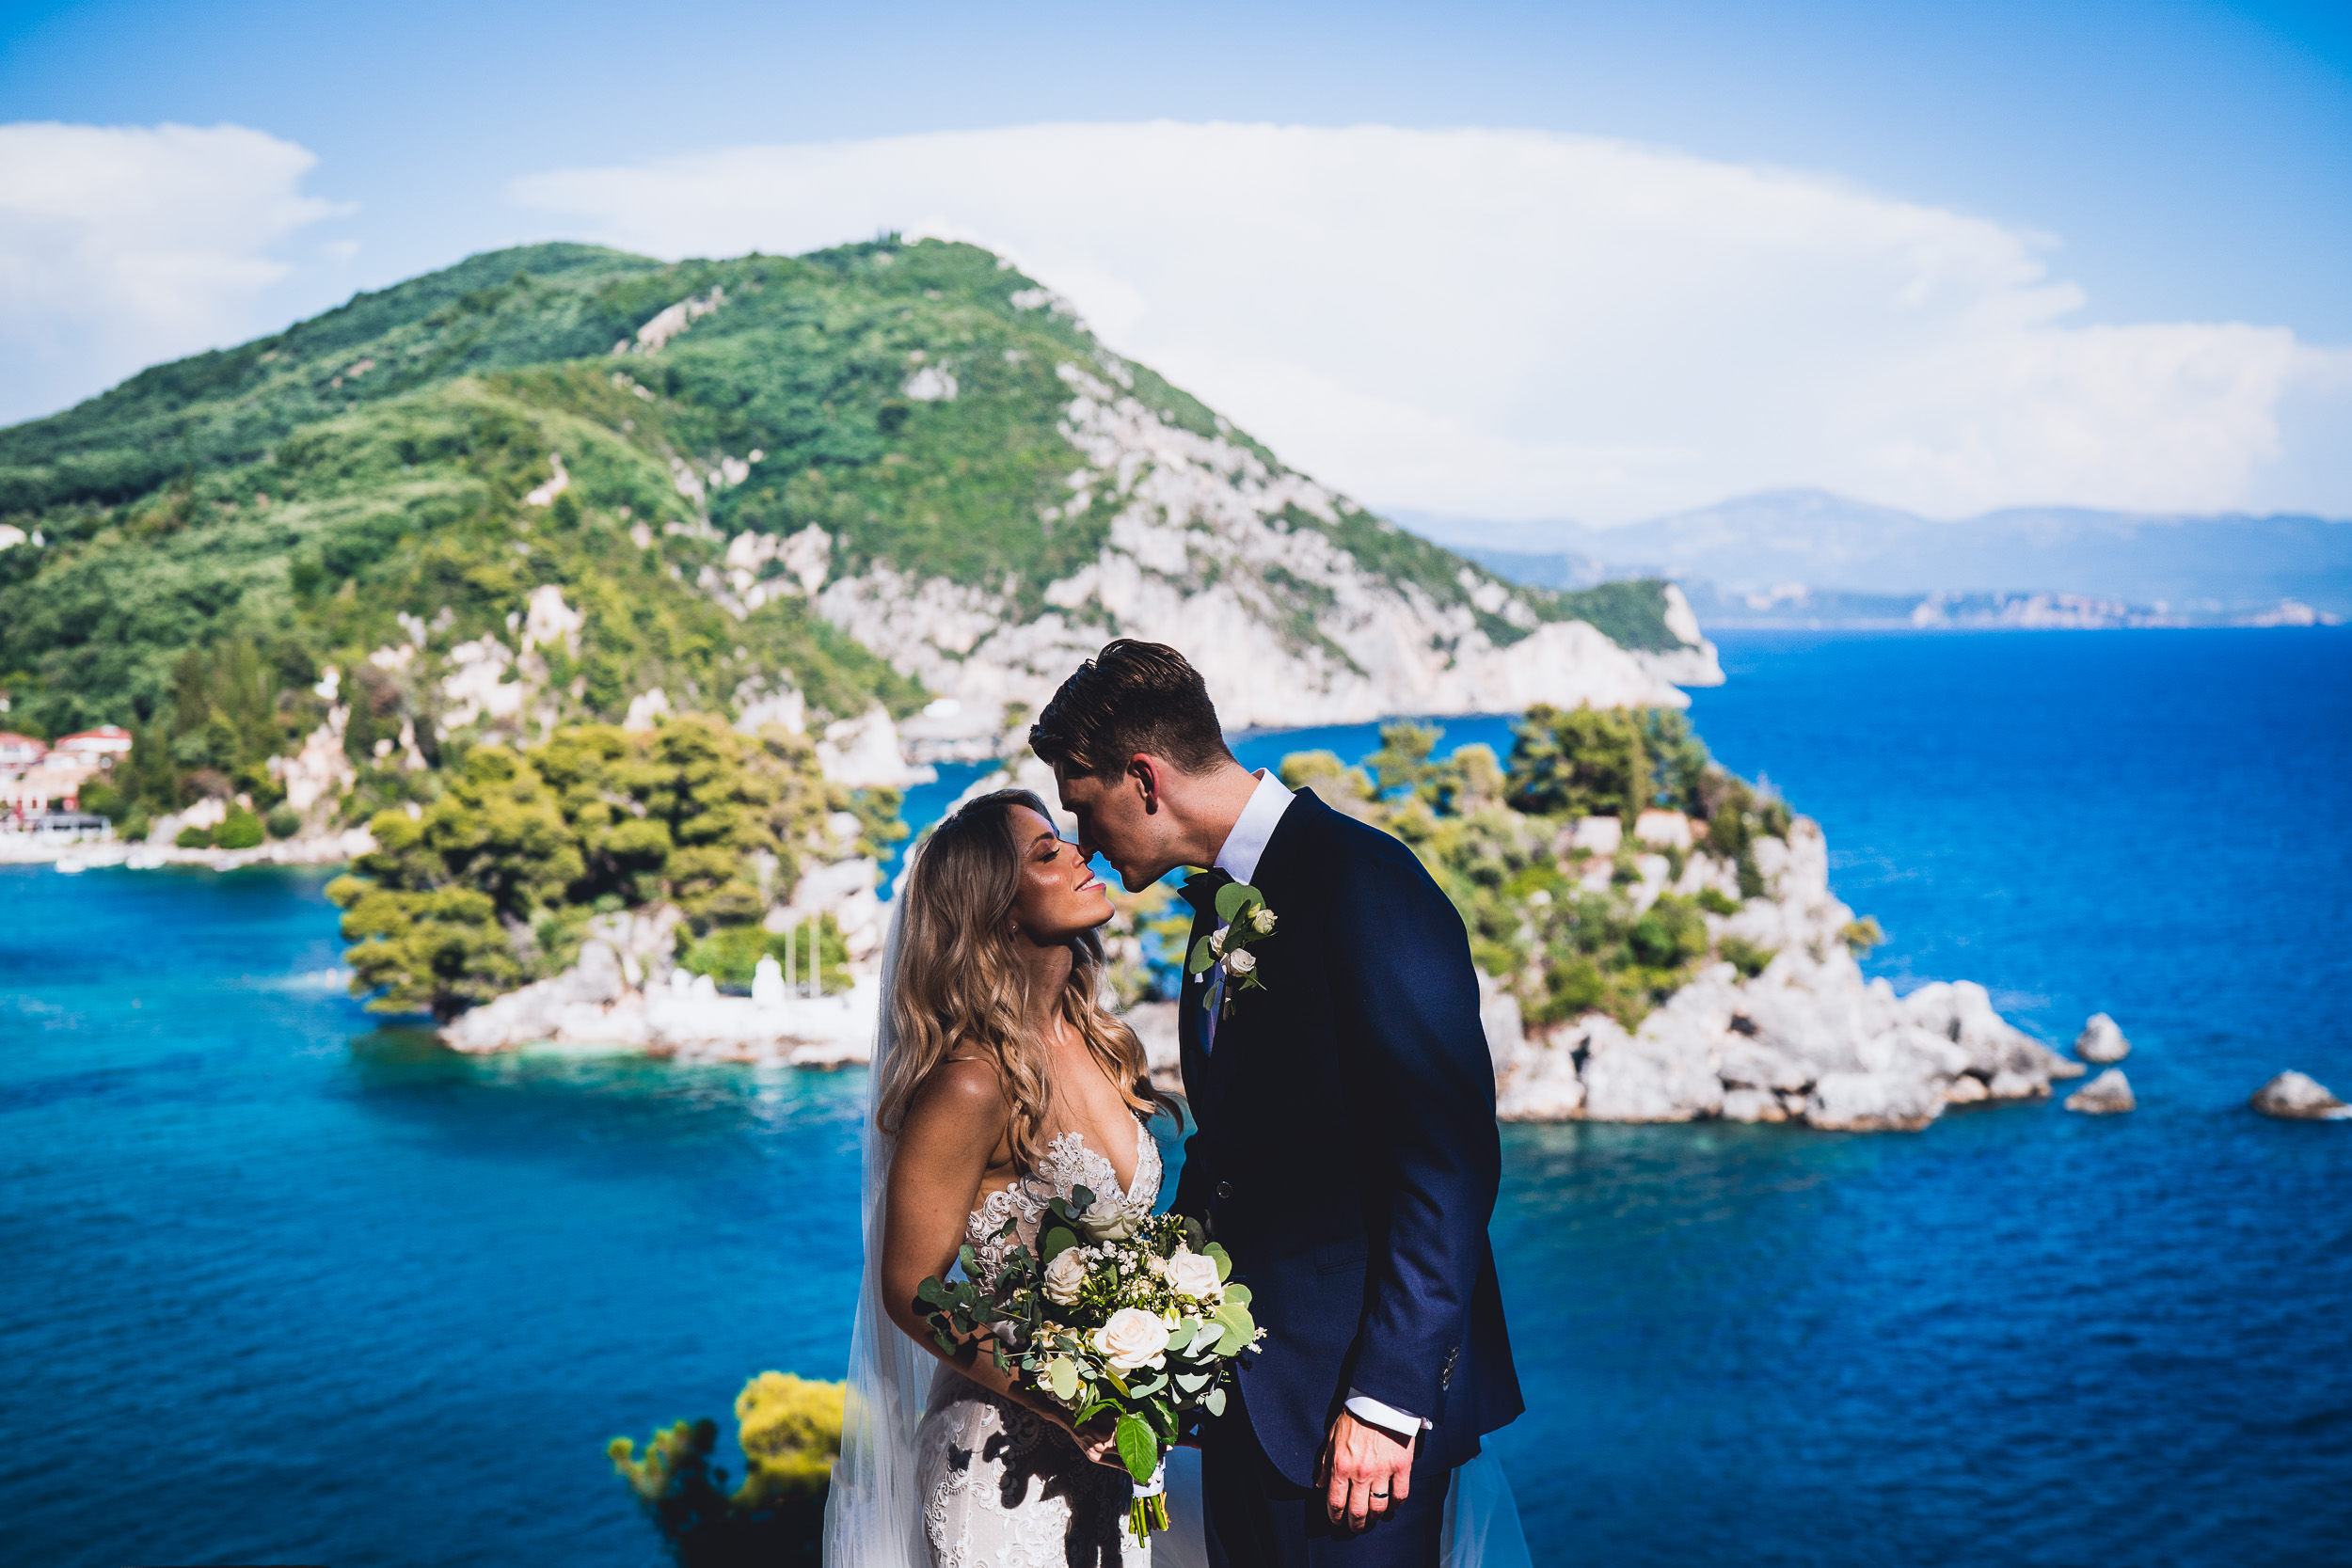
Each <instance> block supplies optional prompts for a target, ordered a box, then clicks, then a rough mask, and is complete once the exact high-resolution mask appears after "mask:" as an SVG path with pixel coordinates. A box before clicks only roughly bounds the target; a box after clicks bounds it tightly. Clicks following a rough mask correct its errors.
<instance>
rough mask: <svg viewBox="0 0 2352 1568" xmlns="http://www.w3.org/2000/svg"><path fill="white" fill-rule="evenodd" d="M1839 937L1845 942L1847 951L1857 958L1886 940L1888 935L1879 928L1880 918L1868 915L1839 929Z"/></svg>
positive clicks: (1850, 921)
mask: <svg viewBox="0 0 2352 1568" xmlns="http://www.w3.org/2000/svg"><path fill="white" fill-rule="evenodd" d="M1837 935H1838V936H1839V938H1840V939H1842V940H1843V941H1844V942H1845V943H1846V948H1847V950H1848V951H1849V952H1851V953H1852V954H1853V956H1854V957H1855V958H1861V957H1863V956H1864V955H1865V954H1867V953H1868V952H1869V951H1870V949H1871V948H1873V947H1876V946H1877V945H1878V944H1879V943H1880V942H1884V941H1885V940H1886V933H1885V932H1884V931H1883V930H1882V929H1880V928H1879V923H1878V918H1877V917H1876V916H1875V915H1867V914H1866V915H1864V916H1863V917H1862V918H1861V919H1860V920H1849V921H1848V922H1846V924H1845V925H1844V926H1843V927H1839V929H1838V932H1837Z"/></svg>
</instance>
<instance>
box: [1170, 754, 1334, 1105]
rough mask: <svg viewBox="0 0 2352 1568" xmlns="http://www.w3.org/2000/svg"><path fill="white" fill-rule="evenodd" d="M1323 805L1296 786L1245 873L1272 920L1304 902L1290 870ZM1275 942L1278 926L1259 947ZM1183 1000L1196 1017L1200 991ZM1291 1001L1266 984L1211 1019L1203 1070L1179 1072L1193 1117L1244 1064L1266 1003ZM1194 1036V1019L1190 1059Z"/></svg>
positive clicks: (1269, 948)
mask: <svg viewBox="0 0 2352 1568" xmlns="http://www.w3.org/2000/svg"><path fill="white" fill-rule="evenodd" d="M1328 809H1330V808H1328V807H1327V806H1326V805H1325V804H1324V803H1323V802H1322V801H1321V800H1317V799H1315V793H1314V791H1313V790H1311V789H1302V790H1300V791H1298V794H1297V798H1296V799H1295V800H1293V801H1292V802H1291V804H1290V808H1289V809H1288V810H1286V811H1284V812H1283V813H1282V820H1281V821H1279V822H1278V823H1276V824H1275V825H1274V836H1273V837H1271V838H1269V839H1267V840H1266V846H1265V853H1264V854H1263V855H1261V856H1259V857H1258V869H1257V872H1256V874H1255V875H1253V876H1252V877H1251V878H1250V879H1249V885H1250V886H1252V887H1254V888H1256V889H1257V890H1258V891H1259V893H1261V894H1262V895H1264V897H1265V902H1266V908H1268V909H1270V910H1272V911H1274V913H1275V917H1276V919H1277V920H1278V921H1287V920H1290V919H1292V918H1294V916H1293V913H1292V911H1293V910H1294V909H1295V907H1296V906H1298V905H1300V904H1302V903H1303V902H1304V901H1305V900H1304V897H1303V895H1301V894H1300V893H1299V892H1298V888H1299V885H1300V884H1299V879H1298V877H1297V875H1296V871H1295V866H1296V863H1297V862H1298V861H1299V860H1300V859H1301V857H1302V855H1303V854H1304V850H1305V845H1306V838H1307V834H1308V832H1309V831H1310V830H1309V824H1308V818H1309V817H1310V816H1311V814H1313V813H1315V812H1320V811H1327V810H1328ZM1214 928H1215V927H1214V925H1212V926H1210V927H1205V928H1203V934H1205V931H1206V930H1209V929H1214ZM1281 941H1282V932H1281V931H1280V930H1279V928H1278V929H1277V931H1276V932H1275V934H1274V936H1273V937H1272V938H1270V939H1268V941H1267V942H1266V945H1265V947H1264V948H1263V949H1261V950H1260V951H1261V952H1263V954H1264V955H1266V956H1267V957H1268V958H1273V957H1274V955H1275V954H1276V950H1277V949H1278V948H1279V945H1280V943H1281ZM1287 968H1288V966H1287V965H1281V964H1279V961H1278V963H1277V969H1278V972H1279V970H1283V969H1287ZM1305 979H1306V976H1305V975H1303V974H1301V975H1298V976H1297V977H1296V978H1295V980H1289V981H1284V980H1282V979H1281V978H1280V975H1279V973H1278V975H1277V979H1276V982H1275V983H1276V984H1294V985H1295V984H1303V983H1304V982H1305ZM1187 1001H1188V1003H1189V1006H1191V1008H1192V1012H1193V1015H1194V1016H1195V1017H1196V1018H1198V1017H1200V1016H1201V1015H1200V992H1199V991H1188V992H1187ZM1294 1001H1295V999H1294V998H1287V997H1279V996H1278V995H1277V993H1276V991H1275V990H1274V988H1273V986H1271V985H1269V987H1268V988H1267V989H1266V990H1254V991H1245V992H1242V993H1241V994H1240V995H1239V996H1238V997H1237V998H1236V999H1235V1001H1234V1005H1233V1016H1232V1017H1231V1018H1225V1019H1219V1020H1218V1021H1217V1025H1216V1049H1215V1050H1214V1051H1212V1052H1210V1053H1209V1054H1208V1058H1207V1060H1206V1061H1205V1062H1204V1063H1202V1064H1201V1065H1202V1069H1203V1070H1202V1071H1201V1072H1200V1074H1199V1075H1198V1077H1197V1078H1196V1076H1195V1075H1194V1074H1192V1073H1191V1072H1190V1071H1187V1072H1186V1074H1185V1077H1184V1085H1185V1087H1186V1089H1187V1090H1188V1091H1189V1090H1190V1089H1191V1087H1192V1085H1194V1084H1195V1083H1196V1082H1197V1083H1198V1084H1199V1085H1200V1094H1199V1095H1198V1096H1197V1097H1195V1099H1194V1101H1193V1103H1194V1106H1195V1111H1194V1114H1195V1115H1196V1116H1202V1115H1205V1111H1204V1109H1203V1108H1204V1107H1206V1108H1213V1107H1215V1105H1216V1102H1217V1101H1218V1100H1219V1099H1221V1098H1222V1097H1223V1096H1224V1095H1225V1093H1226V1092H1227V1091H1228V1090H1229V1089H1231V1088H1232V1084H1233V1080H1234V1078H1235V1077H1236V1076H1237V1075H1238V1074H1239V1073H1240V1072H1241V1070H1242V1069H1243V1068H1244V1067H1245V1066H1246V1065H1247V1064H1248V1059H1249V1055H1250V1053H1251V1052H1252V1051H1255V1050H1257V1049H1258V1048H1259V1041H1260V1038H1261V1036H1260V1033H1259V1030H1258V1028H1257V1024H1258V1022H1259V1020H1260V1018H1261V1017H1262V1016H1263V1015H1264V1014H1265V1013H1266V1012H1267V1011H1268V1009H1269V1008H1270V1007H1273V1006H1290V1005H1291V1004H1292V1003H1293V1002H1294ZM1191 1038H1192V1039H1193V1040H1194V1041H1195V1045H1194V1047H1193V1056H1192V1058H1190V1059H1198V1058H1199V1055H1200V1050H1199V1045H1198V1042H1199V1040H1200V1025H1199V1024H1198V1023H1195V1025H1194V1026H1193V1034H1192V1036H1191Z"/></svg>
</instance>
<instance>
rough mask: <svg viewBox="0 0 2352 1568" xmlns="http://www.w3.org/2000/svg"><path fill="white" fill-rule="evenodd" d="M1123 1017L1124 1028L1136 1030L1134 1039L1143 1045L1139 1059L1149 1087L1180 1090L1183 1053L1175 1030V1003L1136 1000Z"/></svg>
mask: <svg viewBox="0 0 2352 1568" xmlns="http://www.w3.org/2000/svg"><path fill="white" fill-rule="evenodd" d="M1123 1016H1124V1017H1125V1018H1126V1020H1127V1027H1128V1028H1130V1029H1133V1030H1134V1031H1135V1032H1136V1039H1137V1040H1140V1041H1141V1042H1142V1044H1143V1059H1144V1063H1145V1065H1146V1066H1147V1067H1149V1068H1150V1069H1151V1072H1152V1086H1153V1087H1155V1088H1161V1089H1182V1088H1183V1087H1184V1042H1183V1037H1181V1036H1179V1035H1178V1034H1177V1032H1176V1004H1175V1003H1173V1002H1138V1003H1136V1005H1135V1006H1132V1007H1130V1008H1128V1009H1127V1010H1126V1013H1125V1014H1124V1015H1123Z"/></svg>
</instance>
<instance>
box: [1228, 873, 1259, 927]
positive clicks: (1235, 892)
mask: <svg viewBox="0 0 2352 1568" xmlns="http://www.w3.org/2000/svg"><path fill="white" fill-rule="evenodd" d="M1264 902H1265V897H1264V895H1263V894H1261V893H1259V891H1258V890H1257V889H1256V888H1254V887H1251V886H1250V885H1249V884H1248V882H1228V883H1226V884H1225V885H1224V886H1223V887H1221V888H1218V889H1217V890H1216V917H1217V918H1218V919H1219V920H1222V921H1225V922H1226V923H1228V924H1229V925H1230V924H1231V923H1232V920H1233V919H1234V917H1235V916H1237V915H1239V914H1240V913H1241V911H1242V910H1243V908H1244V907H1245V906H1247V905H1250V904H1263V903H1264Z"/></svg>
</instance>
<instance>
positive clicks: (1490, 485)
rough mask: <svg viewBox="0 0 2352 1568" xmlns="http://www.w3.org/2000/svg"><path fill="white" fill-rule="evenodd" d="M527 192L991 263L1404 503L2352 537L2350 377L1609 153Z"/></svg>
mask: <svg viewBox="0 0 2352 1568" xmlns="http://www.w3.org/2000/svg"><path fill="white" fill-rule="evenodd" d="M513 194H514V196H515V197H516V199H517V200H519V201H520V202H522V203H523V204H524V205H526V206H530V207H534V208H538V209H541V210H543V211H547V212H551V213H560V214H568V215H570V216H571V217H573V218H574V219H576V220H577V219H580V218H585V219H586V220H587V227H588V228H589V229H590V230H592V231H593V232H592V234H591V235H589V236H586V237H594V238H598V239H603V240H607V241H610V242H612V243H614V244H618V245H629V246H632V247H635V248H639V249H644V250H650V251H653V252H655V253H657V254H662V255H669V256H680V255H689V254H703V255H710V254H730V253H736V252H740V251H744V250H749V249H753V248H758V249H764V250H770V251H787V252H789V251H797V250H804V249H808V248H812V247H814V246H818V245H829V244H834V243H838V242H840V241H843V240H847V239H856V238H862V237H865V236H869V235H871V234H874V233H876V232H878V231H880V230H886V229H898V230H904V231H907V232H909V233H911V234H913V233H929V234H936V235H941V236H946V237H954V238H962V239H970V240H973V241H975V242H977V243H979V244H982V245H989V246H991V247H992V248H994V249H996V250H998V251H1000V252H1003V253H1005V254H1008V255H1010V256H1012V257H1014V258H1015V259H1016V260H1017V261H1019V262H1020V263H1021V264H1022V266H1023V267H1024V268H1025V270H1027V271H1028V272H1030V273H1031V274H1033V275H1034V276H1036V277H1040V278H1041V279H1043V280H1045V281H1047V282H1049V283H1051V284H1052V285H1053V286H1054V287H1055V288H1056V289H1057V290H1059V291H1060V292H1061V293H1064V294H1066V295H1068V296H1069V297H1071V298H1072V299H1073V301H1075V302H1076V303H1077V305H1078V306H1079V308H1080V309H1082V310H1083V311H1084V312H1085V313H1086V314H1087V316H1088V317H1089V320H1090V321H1091V322H1092V323H1093V325H1095V326H1096V327H1097V329H1098V330H1099V331H1101V332H1102V333H1103V334H1104V337H1105V338H1106V340H1108V341H1110V342H1111V343H1112V344H1114V345H1115V346H1116V347H1118V348H1120V349H1121V350H1122V351H1124V352H1126V353H1129V354H1132V355H1134V356H1136V357H1137V358H1139V359H1142V360H1145V361H1146V362H1148V363H1150V364H1152V365H1153V366H1154V367H1156V368H1157V369H1159V370H1161V371H1163V372H1166V373H1167V374H1168V375H1169V376H1171V377H1172V378H1173V379H1175V380H1176V381H1178V382H1180V383H1182V384H1183V385H1184V386H1186V387H1187V388H1190V389H1191V390H1193V391H1195V392H1197V393H1199V394H1200V396H1202V397H1203V398H1205V399H1207V400H1208V401H1209V402H1210V403H1211V404H1214V405H1216V407H1218V408H1219V409H1221V410H1223V411H1224V412H1226V413H1228V414H1230V415H1232V417H1233V418H1234V419H1236V420H1239V421H1241V422H1242V423H1243V424H1244V425H1245V426H1247V427H1248V428H1250V429H1252V430H1253V431H1255V432H1256V433H1257V434H1258V435H1260V436H1263V437H1264V438H1265V439H1266V440H1267V441H1269V442H1270V443H1271V444H1272V445H1273V446H1274V447H1275V449H1276V450H1277V451H1279V452H1281V453H1282V454H1283V455H1284V456H1285V457H1286V458H1287V459H1288V460H1289V461H1291V462H1293V463H1295V464H1297V465H1298V466H1300V467H1305V468H1308V469H1310V470H1311V471H1313V472H1315V473H1317V474H1318V475H1319V476H1321V477H1323V478H1326V479H1327V480H1330V481H1332V482H1334V483H1339V484H1342V485H1343V486H1345V487H1346V488H1348V489H1350V490H1352V491H1354V492H1355V493H1357V494H1358V495H1359V496H1361V497H1363V498H1365V499H1368V500H1372V501H1375V502H1377V503H1381V504H1387V505H1394V506H1401V507H1419V508H1424V509H1428V510H1432V511H1439V512H1452V513H1457V514H1459V513H1474V514H1483V515H1491V516H1498V517H1526V516H1538V515H1551V516H1559V515H1574V516H1580V517H1582V518H1584V519H1586V520H1590V521H1595V522H1609V521H1616V520H1622V519H1626V518H1629V517H1634V516H1639V515H1650V514H1655V513H1658V512H1661V511H1667V510H1672V509H1674V508H1677V507H1681V506H1688V505H1695V504H1700V503H1704V502H1709V501H1713V500H1716V499H1721V498H1723V497H1724V496H1727V495H1732V494H1737V493H1740V492H1742V491H1749V490H1756V489H1760V488H1765V487H1769V486H1774V485H1782V484H1820V485H1826V486H1829V487H1832V488H1836V489H1840V490H1844V491H1848V492H1850V493H1852V494H1856V495H1861V496H1867V497H1869V498H1872V499H1879V500H1883V501H1887V502H1892V503H1896V504H1900V505H1906V506H1910V507H1913V508H1915V509H1917V510H1920V511H1925V512H1931V513H1942V514H1947V515H1954V514H1960V513H1965V512H1970V511H1975V510H1978V509H1980V508H1985V507H1990V506H1995V505H2001V504H2009V503H2049V502H2071V503H2075V504H2083V505H2100V506H2115V507H2126V508H2139V509H2150V510H2169V509H2184V510H2188V509H2194V510H2205V509H2213V508H2223V507H2229V506H2233V505H2239V504H2246V503H2247V502H2248V501H2249V499H2252V498H2254V497H2256V496H2258V495H2259V496H2261V497H2262V498H2264V499H2267V500H2270V501H2272V502H2274V503H2280V502H2284V503H2288V504H2301V505H2305V506H2314V507H2321V508H2326V509H2332V510H2337V511H2343V510H2352V469H2347V468H2346V467H2345V466H2344V462H2343V461H2342V460H2340V459H2338V458H2336V457H2334V456H2331V455H2329V454H2328V453H2325V452H2313V451H2287V450H2286V449H2285V444H2284V438H2283V437H2282V435H2281V430H2282V422H2281V411H2282V409H2283V408H2286V407H2287V405H2288V404H2291V403H2292V402H2293V401H2294V400H2295V399H2296V398H2297V397H2302V398H2304V399H2306V401H2308V399H2309V398H2312V397H2323V396H2324V397H2325V398H2326V400H2327V402H2328V408H2327V410H2326V411H2325V412H2326V416H2327V417H2325V418H2312V417H2308V410H2306V415H2307V417H2303V418H2298V419H2294V420H2287V421H2286V423H2285V426H2284V428H2290V429H2294V430H2296V431H2301V430H2304V429H2306V428H2312V429H2323V430H2324V429H2328V428H2341V425H2342V423H2343V421H2342V420H2341V418H2340V417H2338V416H2339V413H2340V411H2341V409H2342V406H2343V404H2344V400H2345V398H2346V395H2347V394H2346V392H2345V390H2344V388H2345V386H2346V382H2347V377H2346V375H2345V366H2346V362H2347V359H2348V358H2352V356H2347V355H2346V354H2345V353H2344V351H2341V350H2322V349H2316V348H2313V347H2312V346H2310V345H2307V344H2303V343H2299V342H2297V341H2296V339H2295V337H2294V336H2293V335H2292V334H2291V333H2290V332H2288V331H2285V330H2283V329H2280V328H2269V327H2260V326H2250V325H2239V324H2233V323H2166V324H2150V325H2123V326H2080V325H2067V318H2068V317H2069V315H2070V313H2072V312H2074V311H2075V310H2076V309H2078V308H2079V306H2080V305H2081V304H2082V296H2081V294H2080V293H2079V291H2078V290H2076V289H2074V287H2073V286H2071V285H2068V284H2066V283H2064V282H2061V281H2054V280H2053V279H2052V278H2051V277H2050V276H2049V274H2048V271H2047V268H2046V265H2045V263H2044V261H2043V255H2044V252H2045V249H2046V242H2044V241H2042V240H2041V239H2040V238H2038V237H2036V236H2032V235H2028V234H2025V233H2022V232H2020V231H2018V230H2013V229H2010V228H2005V227H2003V226H2001V225H1999V224H1997V223H1994V222H1991V221H1988V220H1986V219H1983V218H1978V217H1971V216H1968V215H1965V214H1958V213H1953V212H1949V211H1945V210H1942V209H1938V208H1933V207H1928V206H1922V205H1918V204H1915V203H1910V202H1902V201H1896V200H1892V199H1889V198H1884V197H1881V196H1878V195H1874V194H1872V193H1869V192H1867V191H1862V190H1858V189H1855V188H1853V187H1851V186H1849V185H1846V184H1843V183H1840V182H1836V181H1835V180H1831V179H1826V178H1821V177H1818V176H1811V175H1804V174H1796V173H1789V172H1786V171H1781V170H1774V169H1765V168H1756V167H1749V166H1739V165H1732V164H1724V163H1715V162H1709V161H1707V160H1704V159H1700V158H1695V157H1691V156H1687V155H1684V154H1681V153H1677V152H1673V151H1667V150H1657V149H1651V148H1642V147H1634V146H1629V145H1627V144H1625V143H1621V142H1613V141H1607V140H1602V139H1597V138H1592V137H1574V136H1559V135H1541V134H1536V133H1526V132H1504V131H1483V130H1464V131H1406V130H1396V129H1391V128H1387V127H1380V126H1363V127H1356V128H1351V129H1341V130H1322V129H1305V128H1295V127H1278V126H1264V125H1181V124H1171V123H1165V122H1163V123H1153V124H1144V125H1084V126H1070V125H1059V126H1036V127H1027V128H1020V129H1012V130H1002V131H984V132H967V133H949V134H942V135H921V136H905V137H897V138H891V139H887V140H877V141H866V142H849V143H834V144H824V145H804V146H788V147H748V148H737V149H729V150H718V151H712V152H707V153H702V154H698V155H694V156H689V157H681V158H676V159H672V160H667V161H664V162H660V163H655V164H648V165H644V166H633V167H619V168H601V169H579V170H568V171H560V172H553V173H548V174H542V175H538V176H533V177H532V178H529V179H525V180H522V181H519V182H516V185H515V187H514V190H513ZM2330 387H2332V388H2334V390H2333V391H2332V392H2328V391H2325V390H2324V388H2330ZM2282 475H2294V476H2297V477H2296V478H2295V479H2294V480H2293V482H2292V483H2289V484H2288V485H2287V488H2288V489H2293V490H2297V491H2299V492H2302V493H2301V494H2300V495H2299V497H2297V498H2289V497H2284V496H2282V495H2281V494H2280V487H2281V476H2282ZM2318 492H2327V493H2324V494H2322V493H2318Z"/></svg>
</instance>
